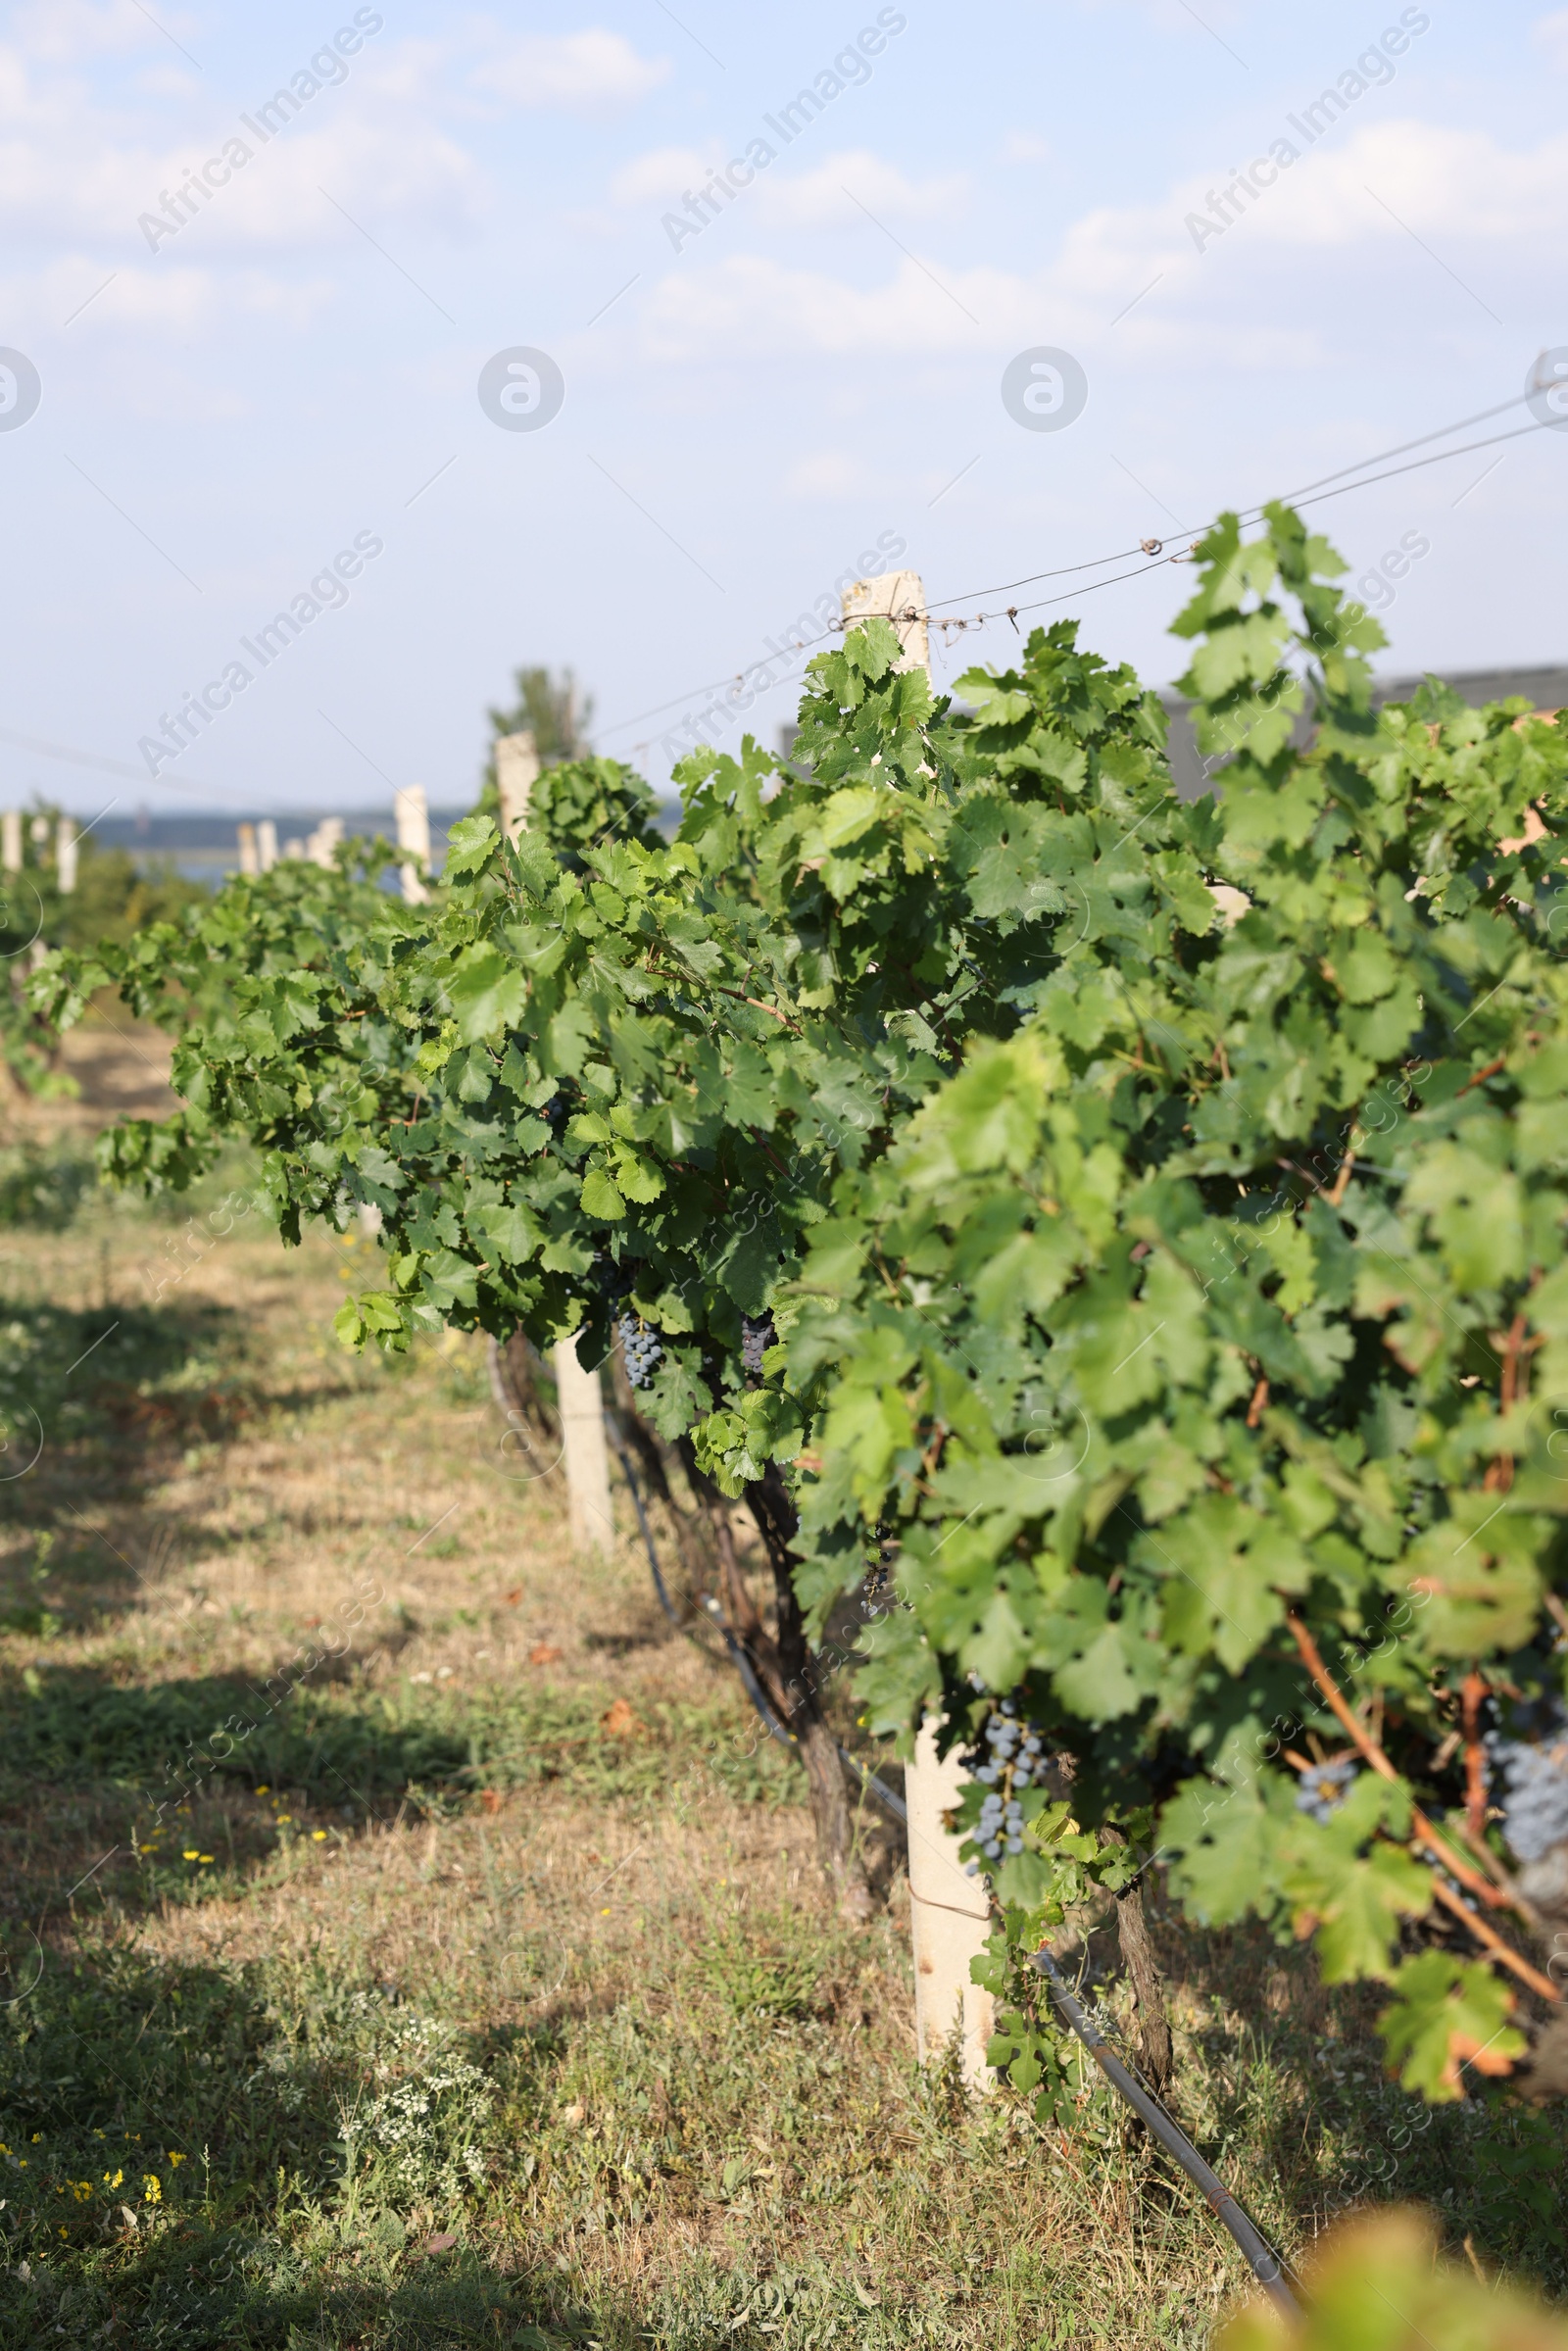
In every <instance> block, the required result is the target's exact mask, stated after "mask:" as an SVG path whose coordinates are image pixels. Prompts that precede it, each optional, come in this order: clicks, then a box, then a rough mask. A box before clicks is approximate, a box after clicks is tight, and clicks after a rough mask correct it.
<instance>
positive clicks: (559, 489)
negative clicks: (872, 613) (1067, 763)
mask: <svg viewBox="0 0 1568 2351" xmlns="http://www.w3.org/2000/svg"><path fill="white" fill-rule="evenodd" d="M280 93H281V95H279V94H280ZM803 93H804V95H803ZM1325 93H1327V96H1325ZM1565 101H1568V8H1565V9H1560V10H1556V11H1550V12H1545V13H1542V12H1540V11H1536V10H1532V9H1530V8H1527V7H1520V6H1514V5H1510V4H1509V0H1491V4H1489V5H1488V6H1487V7H1485V8H1482V7H1480V6H1476V5H1473V4H1472V5H1470V6H1468V7H1465V8H1460V7H1458V6H1456V5H1453V4H1452V0H1433V4H1432V5H1430V6H1420V7H1401V6H1398V5H1396V4H1395V0H1316V4H1315V5H1314V6H1312V7H1311V8H1305V7H1296V8H1290V9H1287V8H1284V7H1282V6H1279V5H1277V0H1276V5H1273V6H1265V5H1262V4H1261V0H1201V13H1200V10H1199V9H1198V8H1196V7H1193V6H1189V5H1187V0H1101V4H1099V5H1096V4H1094V0H990V5H988V6H986V7H985V8H984V9H979V8H976V9H964V8H958V7H954V6H946V7H937V6H936V5H934V4H933V0H902V4H901V5H899V6H897V7H880V6H877V5H873V4H872V0H794V5H792V6H790V7H788V8H784V7H779V6H775V5H772V4H771V0H751V4H750V5H749V6H741V5H738V4H737V0H678V14H677V13H676V10H675V9H672V8H671V7H668V6H665V5H663V4H662V0H623V4H622V0H605V4H604V5H597V4H594V0H590V4H589V5H586V6H584V7H580V8H567V7H558V8H552V7H547V6H518V7H514V8H502V9H496V10H492V11H489V12H486V11H484V10H475V11H471V12H470V11H467V10H465V9H463V8H462V7H457V6H444V7H434V6H422V5H404V4H402V0H386V4H385V5H384V6H383V5H377V6H374V7H359V8H356V7H354V6H352V5H349V4H348V0H271V4H270V5H269V7H267V8H266V9H261V8H242V7H238V6H235V5H233V0H229V5H227V6H221V5H218V4H217V0H147V4H146V5H144V4H143V0H22V4H21V5H14V6H12V7H10V8H9V9H7V10H4V11H0V215H3V218H4V221H5V226H6V235H5V239H4V248H3V259H0V516H3V531H4V544H5V548H6V559H7V560H6V562H5V563H4V565H3V568H0V598H3V600H4V643H5V648H6V654H7V659H6V661H5V667H4V684H3V689H0V805H6V806H17V805H22V804H25V803H26V802H27V801H28V800H30V799H31V798H32V797H33V796H35V795H43V796H45V797H47V798H49V799H50V800H53V801H57V802H59V803H60V804H61V805H63V806H65V807H67V808H72V809H73V810H75V811H77V812H78V814H80V815H81V816H82V818H83V819H84V820H85V819H86V818H89V817H91V816H93V815H95V814H96V813H98V812H99V811H100V810H102V809H104V808H106V807H108V806H110V805H113V806H114V807H115V808H117V809H118V811H119V812H120V813H121V814H124V813H126V812H129V811H131V810H133V809H134V808H140V807H147V808H152V809H155V810H172V809H174V808H195V807H198V806H205V807H207V808H230V807H231V808H235V809H236V810H241V809H245V808H249V809H253V810H255V809H265V808H311V809H317V810H319V811H320V812H322V813H328V812H341V813H344V814H345V815H352V813H353V811H354V810H355V809H356V808H364V807H368V806H372V805H373V806H376V807H382V808H384V807H385V805H386V803H387V801H388V799H389V796H390V792H391V790H392V789H393V788H394V787H398V786H402V785H406V784H411V783H421V784H423V785H424V787H425V789H426V791H427V792H428V793H429V795H430V799H431V801H432V803H433V804H434V805H436V806H443V807H451V806H455V805H461V804H463V803H465V802H466V801H467V800H469V799H471V797H472V795H473V793H474V791H475V789H476V785H477V780H478V775H479V771H480V768H481V767H482V764H483V760H484V755H485V745H486V742H487V740H488V736H489V727H488V723H487V719H486V710H487V708H488V706H490V705H492V704H495V703H499V702H504V701H505V700H506V699H507V695H508V687H509V680H510V677H511V673H512V671H513V670H514V668H515V666H516V665H517V664H518V663H522V662H528V663H533V662H544V663H549V664H551V665H554V666H557V667H564V666H569V667H570V668H571V669H572V670H573V671H574V673H575V674H576V677H577V678H578V680H579V681H580V684H581V686H582V688H583V690H584V691H585V692H586V693H588V694H590V695H591V696H592V698H593V705H594V718H593V724H592V736H593V741H594V744H595V748H596V749H599V750H602V751H605V752H609V753H612V754H613V755H614V756H616V757H618V758H622V759H628V760H632V761H634V762H635V763H637V764H639V765H640V766H641V767H642V768H643V770H644V772H645V773H647V774H648V776H649V778H650V780H651V781H652V782H654V783H655V784H656V785H658V786H661V787H662V786H663V785H664V784H665V782H666V780H667V778H668V774H669V769H670V765H671V761H672V760H673V759H675V758H677V757H678V756H679V755H680V752H681V750H682V749H683V748H684V747H685V746H686V745H688V744H690V743H691V742H692V741H695V740H697V739H700V738H707V739H709V740H712V741H715V742H717V743H718V744H719V745H720V746H721V747H722V748H724V749H728V750H735V749H738V747H739V743H740V739H741V736H742V733H743V732H744V731H745V730H747V729H748V728H749V729H751V730H752V731H753V732H755V733H756V734H757V735H758V736H759V737H760V739H761V740H763V741H765V742H767V743H768V744H770V745H771V744H774V743H776V741H777V737H778V730H779V728H780V726H781V725H782V724H783V723H784V722H785V721H786V720H788V719H789V718H790V717H791V716H792V715H793V712H794V708H795V702H796V698H797V694H798V690H799V678H800V671H801V666H802V663H803V661H804V660H805V658H806V655H805V654H792V653H791V639H792V638H793V637H795V636H801V635H804V634H806V633H807V632H808V630H810V631H822V630H824V629H825V628H826V625H827V623H828V621H829V620H830V619H831V617H832V616H833V615H834V614H835V613H836V612H837V610H838V600H839V595H840V592H841V590H842V587H843V586H844V585H845V584H846V583H847V582H848V581H850V580H852V579H853V578H855V577H857V576H858V575H860V574H861V573H863V572H866V571H883V570H888V569H899V568H908V569H911V570H913V571H914V572H916V573H917V574H918V575H919V579H920V582H921V583H922V589H921V592H922V593H923V595H924V597H925V599H926V602H927V605H928V607H929V609H930V610H931V611H932V612H936V613H939V614H947V615H950V616H951V617H952V618H953V619H955V620H956V619H957V618H966V619H969V620H970V621H971V622H973V621H974V619H975V616H976V615H978V614H979V613H981V612H986V613H989V614H991V615H992V616H991V617H989V618H987V619H986V620H985V621H984V623H983V625H971V626H970V627H968V628H966V629H964V630H961V631H960V630H958V629H956V627H949V628H948V629H946V630H938V631H936V632H935V635H934V641H933V654H934V665H935V668H936V673H937V676H938V679H939V682H942V683H951V682H952V681H953V680H954V679H956V677H957V676H959V675H960V674H961V672H962V671H963V670H964V669H965V668H966V667H968V666H970V665H971V664H973V663H975V662H977V661H981V662H1005V661H1006V660H1007V658H1008V654H1009V650H1010V649H1011V648H1013V647H1015V646H1016V645H1017V643H1018V638H1017V637H1016V636H1015V634H1014V630H1013V624H1012V623H1011V622H1009V621H1008V619H1007V618H1006V617H1005V606H1006V605H1008V604H1012V605H1015V606H1017V607H1018V608H1020V610H1019V624H1020V625H1021V626H1022V627H1024V628H1027V627H1028V626H1030V625H1032V624H1034V622H1036V621H1040V620H1044V621H1050V620H1054V619H1055V618H1058V617H1060V616H1062V615H1063V614H1067V613H1079V612H1081V615H1082V620H1083V641H1084V642H1086V643H1087V644H1089V645H1091V646H1093V647H1094V648H1095V649H1096V650H1098V651H1100V652H1101V653H1103V654H1104V655H1106V656H1107V657H1109V658H1112V659H1115V660H1128V661H1133V662H1134V663H1135V664H1136V665H1137V667H1138V668H1139V670H1140V672H1141V673H1142V674H1143V675H1144V676H1145V677H1146V678H1147V680H1148V681H1149V682H1150V683H1152V684H1156V685H1163V684H1165V683H1166V682H1167V681H1169V680H1171V679H1173V678H1174V677H1175V676H1177V675H1178V674H1179V672H1180V670H1181V668H1182V666H1183V661H1184V656H1183V653H1182V650H1181V647H1180V645H1179V644H1178V642H1177V641H1175V640H1173V639H1171V638H1170V637H1169V635H1168V634H1167V630H1168V626H1169V622H1170V620H1171V618H1172V617H1173V615H1174V614H1175V612H1177V611H1178V609H1179V607H1180V605H1181V604H1182V602H1183V601H1184V599H1185V596H1186V594H1187V593H1188V592H1189V590H1190V586H1191V576H1192V575H1191V573H1190V571H1188V570H1185V569H1183V568H1181V567H1179V566H1173V565H1172V563H1170V562H1169V560H1168V553H1169V549H1168V547H1167V545H1166V542H1171V543H1172V544H1174V545H1177V546H1182V545H1185V544H1186V543H1187V542H1186V541H1185V540H1184V539H1182V538H1181V536H1180V534H1181V532H1182V531H1183V530H1186V531H1189V532H1190V531H1191V530H1193V529H1195V528H1196V527H1198V526H1199V525H1200V524H1201V523H1202V522H1204V521H1205V520H1206V519H1207V518H1208V517H1210V516H1211V515H1213V514H1216V513H1218V512H1219V511H1220V510H1221V509H1223V508H1226V507H1237V508H1244V509H1245V508H1248V507H1250V506H1255V505H1256V504H1257V503H1258V502H1260V501H1261V500H1263V499H1265V498H1268V497H1271V496H1276V495H1281V494H1284V493H1288V492H1291V491H1293V490H1298V489H1300V488H1301V487H1302V486H1303V485H1306V484H1310V483H1314V482H1320V481H1321V480H1322V478H1323V477H1325V476H1328V475H1336V474H1339V473H1340V472H1341V470H1342V469H1343V468H1346V467H1348V466H1353V465H1361V463H1362V462H1363V461H1365V460H1367V459H1370V458H1373V457H1375V456H1376V455H1377V454H1378V453H1380V452H1384V451H1388V450H1391V449H1394V448H1396V447H1397V445H1400V444H1404V443H1410V442H1416V441H1422V442H1423V446H1421V447H1419V448H1417V449H1415V450H1412V451H1410V452H1408V453H1407V454H1406V455H1404V456H1403V457H1399V458H1394V459H1391V460H1389V461H1388V462H1389V463H1390V464H1391V465H1406V466H1408V465H1410V464H1411V463H1412V460H1413V459H1414V458H1418V457H1425V456H1427V455H1428V454H1429V453H1430V451H1431V450H1432V449H1434V448H1437V449H1447V448H1450V447H1452V448H1461V447H1462V445H1463V444H1467V443H1470V442H1477V443H1481V442H1485V443H1487V444H1489V445H1487V446H1485V447H1477V448H1475V449H1472V450H1469V451H1468V452H1467V453H1464V454H1458V455H1455V456H1452V457H1445V458H1444V460H1443V462H1441V463H1437V464H1432V465H1422V466H1421V467H1420V468H1419V469H1416V470H1409V471H1404V472H1401V473H1397V474H1396V475H1394V476H1393V477H1392V478H1390V479H1387V480H1384V481H1381V482H1378V483H1375V484H1373V485H1371V486H1369V487H1365V488H1353V489H1351V490H1349V491H1348V492H1347V493H1346V494H1344V495H1340V496H1337V497H1335V498H1333V499H1328V500H1324V501H1323V502H1322V503H1320V504H1318V505H1316V506H1314V507H1313V508H1312V509H1311V510H1310V512H1311V514H1312V516H1313V518H1314V520H1315V521H1316V523H1317V524H1318V526H1319V527H1321V528H1323V529H1325V530H1326V531H1327V532H1328V533H1329V535H1330V536H1331V537H1332V538H1333V539H1334V541H1335V543H1336V544H1337V545H1338V546H1339V548H1340V549H1341V551H1342V553H1343V554H1344V556H1345V557H1346V558H1347V560H1348V563H1349V564H1350V566H1351V571H1350V577H1351V579H1352V580H1353V581H1355V582H1356V583H1357V584H1358V587H1359V588H1360V592H1362V593H1363V594H1364V596H1365V599H1366V601H1367V602H1368V603H1370V604H1371V605H1373V606H1374V608H1375V609H1378V610H1379V612H1380V616H1381V618H1382V620H1383V624H1384V626H1385V628H1386V630H1387V631H1388V634H1389V637H1390V640H1391V643H1390V647H1389V650H1388V651H1387V652H1386V653H1385V654H1383V655H1381V656H1380V657H1379V662H1380V666H1382V667H1383V668H1385V669H1387V670H1390V671H1394V672H1398V673H1409V672H1414V671H1419V670H1421V669H1424V668H1427V667H1432V666H1439V667H1443V666H1446V667H1450V668H1451V667H1457V668H1482V667H1487V666H1491V665H1498V664H1508V665H1515V664H1518V665H1528V664H1539V663H1547V662H1562V661H1568V611H1565V604H1564V588H1565V578H1568V430H1564V429H1561V427H1563V426H1568V395H1560V396H1553V395H1551V394H1549V393H1547V394H1545V395H1540V396H1538V397H1537V399H1536V400H1535V402H1534V404H1533V405H1532V404H1528V403H1526V402H1525V401H1524V399H1523V397H1522V396H1523V394H1524V392H1525V389H1526V386H1527V384H1528V383H1529V382H1531V381H1532V380H1533V379H1534V380H1543V381H1544V380H1546V379H1547V378H1549V377H1550V376H1551V374H1552V371H1553V369H1555V368H1556V367H1558V366H1559V365H1560V366H1561V367H1562V368H1563V370H1564V373H1565V375H1568V234H1565V228H1568V218H1565V216H1568V133H1565V132H1564V130H1563V128H1562V122H1563V119H1564V110H1565ZM1239 175H1243V176H1241V177H1240V178H1239ZM1543 353H1546V354H1548V355H1549V354H1553V353H1555V354H1557V355H1558V356H1557V358H1556V359H1551V358H1548V359H1547V361H1546V363H1545V371H1544V375H1539V376H1535V377H1533V371H1535V370H1539V369H1540V368H1541V367H1542V362H1541V355H1542V354H1543ZM1502 403H1513V405H1512V406H1509V407H1507V408H1506V409H1503V410H1502V412H1501V413H1500V414H1498V415H1496V416H1488V417H1485V418H1484V420H1483V421H1480V422H1478V423H1476V424H1475V425H1473V426H1470V427H1466V428H1463V429H1461V430H1459V431H1458V432H1457V433H1455V434H1453V435H1452V436H1450V438H1449V439H1448V440H1446V441H1445V440H1440V441H1436V442H1427V441H1426V440H1425V436H1428V435H1432V434H1437V433H1440V432H1441V431H1442V429H1443V428H1445V427H1448V426H1452V425H1455V424H1456V423H1459V422H1460V420H1462V419H1465V418H1467V417H1471V416H1480V415H1481V414H1482V412H1486V411H1490V410H1494V409H1497V408H1498V407H1499V404H1502ZM1559 406H1560V409H1561V413H1560V414H1559V413H1558V411H1559ZM1499 434H1511V435H1513V436H1514V437H1513V438H1510V439H1508V440H1505V441H1501V442H1497V441H1495V439H1494V436H1496V435H1499ZM1372 469H1373V470H1379V469H1380V468H1378V467H1373V468H1372ZM1331 486H1336V485H1331ZM1145 540H1150V541H1158V542H1160V547H1159V551H1158V552H1157V554H1155V555H1153V556H1151V557H1149V558H1145V557H1144V556H1143V555H1142V554H1140V553H1138V552H1137V551H1138V550H1139V548H1140V546H1141V543H1142V542H1143V541H1145ZM1107 559H1115V560H1110V561H1107ZM1070 566H1085V567H1086V568H1084V569H1082V570H1078V571H1073V570H1070V569H1069V567H1070ZM1043 573H1058V574H1061V575H1062V576H1057V577H1047V578H1043V579H1042V578H1039V577H1034V578H1033V580H1032V584H1028V585H1023V586H1018V587H1012V586H1010V585H1007V583H1011V582H1015V581H1024V580H1028V579H1030V576H1031V575H1038V574H1043ZM1125 573H1131V574H1132V576H1127V577H1123V576H1121V575H1122V574H1125ZM313 583H314V585H313ZM1048 598H1050V599H1054V601H1052V602H1050V603H1045V602H1044V601H1043V600H1045V599H1048ZM1031 605H1039V606H1041V607H1042V609H1040V610H1039V611H1035V612H1031V611H1030V610H1029V609H1028V608H1029V607H1030V606H1031ZM279 614H282V615H283V620H282V622H281V623H280V622H279V621H278V619H277V615H279ZM268 632H270V633H268ZM826 641H828V642H831V641H832V639H831V637H828V638H827V639H826ZM736 677H740V678H741V679H742V680H743V685H742V688H741V690H740V694H739V696H738V697H737V698H731V699H729V700H726V699H725V685H726V681H729V680H733V679H734V678H736ZM193 698H199V699H193ZM739 704H744V705H745V707H744V708H742V707H738V706H739ZM46 747H47V748H46ZM67 753H69V754H71V755H72V756H71V757H70V758H67V757H63V756H60V755H62V754H67Z"/></svg>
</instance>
